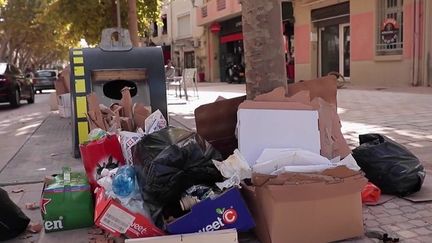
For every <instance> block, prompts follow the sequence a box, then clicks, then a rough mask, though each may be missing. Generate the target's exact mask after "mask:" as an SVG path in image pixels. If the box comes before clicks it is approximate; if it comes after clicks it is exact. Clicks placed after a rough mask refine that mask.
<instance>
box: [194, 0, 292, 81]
mask: <svg viewBox="0 0 432 243" xmlns="http://www.w3.org/2000/svg"><path fill="white" fill-rule="evenodd" d="M241 14H242V13H241V1H239V0H207V1H204V3H203V4H202V5H201V6H199V8H197V9H196V16H197V25H198V26H202V27H204V29H205V30H206V31H205V33H206V37H205V38H206V41H205V43H206V44H207V46H206V49H207V53H208V54H207V56H206V58H205V60H204V61H205V63H206V74H207V75H208V76H209V80H210V81H223V82H226V81H228V78H227V76H228V69H229V68H230V67H232V65H238V66H240V67H244V49H243V34H242V18H241ZM281 14H282V19H283V23H281V25H282V27H283V28H284V38H285V54H286V56H287V61H288V63H289V60H291V54H292V51H293V48H292V47H293V45H292V44H291V43H293V41H294V39H293V35H294V28H293V26H294V25H293V24H294V21H293V20H294V18H293V13H292V4H291V2H290V1H282V13H281ZM291 64H293V62H292V63H291ZM292 66H293V65H292ZM291 69H292V70H293V68H291ZM287 71H288V67H287ZM288 76H293V74H292V75H290V74H288Z"/></svg>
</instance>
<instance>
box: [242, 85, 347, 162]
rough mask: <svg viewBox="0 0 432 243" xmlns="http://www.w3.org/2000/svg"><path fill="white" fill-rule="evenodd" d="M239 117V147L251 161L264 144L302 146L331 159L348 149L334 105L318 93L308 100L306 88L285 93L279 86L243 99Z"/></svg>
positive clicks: (342, 156)
mask: <svg viewBox="0 0 432 243" xmlns="http://www.w3.org/2000/svg"><path fill="white" fill-rule="evenodd" d="M316 114H317V115H316ZM238 120H239V121H238V131H239V132H238V137H239V139H238V140H239V146H238V147H239V150H240V152H241V153H242V154H243V155H244V156H245V158H246V160H247V161H248V163H249V164H250V165H254V164H255V162H256V159H257V158H258V156H259V155H260V154H261V152H262V151H263V150H264V149H265V148H301V149H305V150H309V151H310V152H314V153H318V154H321V155H322V156H324V157H326V158H328V159H330V160H331V159H333V158H335V157H338V156H340V158H344V157H346V156H347V155H349V154H350V153H351V150H350V148H349V146H348V144H347V143H346V141H345V138H344V137H343V135H342V132H341V123H340V120H339V116H338V114H337V108H336V106H335V105H334V104H331V103H328V102H327V101H325V100H324V99H323V98H320V97H315V98H314V99H313V100H311V93H310V92H309V91H299V92H298V93H296V94H294V95H293V96H291V97H286V96H285V89H284V88H283V87H279V88H276V89H274V90H273V91H272V92H269V93H266V94H263V95H259V96H257V97H256V98H255V100H253V101H251V100H247V101H244V102H243V103H241V104H240V106H239V111H238ZM266 124H267V125H266Z"/></svg>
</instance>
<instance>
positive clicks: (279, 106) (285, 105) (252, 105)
mask: <svg viewBox="0 0 432 243" xmlns="http://www.w3.org/2000/svg"><path fill="white" fill-rule="evenodd" d="M239 109H265V110H314V108H313V107H312V106H310V105H306V104H303V103H299V102H278V101H277V102H268V101H250V100H246V101H245V102H243V103H241V104H240V106H239Z"/></svg>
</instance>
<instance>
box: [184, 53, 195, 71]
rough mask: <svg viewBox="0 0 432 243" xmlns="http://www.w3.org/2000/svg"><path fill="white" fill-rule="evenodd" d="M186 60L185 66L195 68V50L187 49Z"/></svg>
mask: <svg viewBox="0 0 432 243" xmlns="http://www.w3.org/2000/svg"><path fill="white" fill-rule="evenodd" d="M184 62H185V68H194V67H195V52H194V51H187V52H185V53H184Z"/></svg>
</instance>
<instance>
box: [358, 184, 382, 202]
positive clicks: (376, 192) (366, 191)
mask: <svg viewBox="0 0 432 243" xmlns="http://www.w3.org/2000/svg"><path fill="white" fill-rule="evenodd" d="M361 197H362V202H363V203H377V202H378V201H379V199H380V197H381V190H380V189H379V188H378V187H377V186H375V185H374V184H373V183H371V182H368V183H367V184H366V185H365V186H364V187H363V190H362V192H361Z"/></svg>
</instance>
